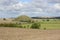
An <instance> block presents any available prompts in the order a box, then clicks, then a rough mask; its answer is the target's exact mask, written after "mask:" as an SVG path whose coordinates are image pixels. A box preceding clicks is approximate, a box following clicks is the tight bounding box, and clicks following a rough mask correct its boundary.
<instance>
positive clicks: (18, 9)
mask: <svg viewBox="0 0 60 40" xmlns="http://www.w3.org/2000/svg"><path fill="white" fill-rule="evenodd" d="M20 15H28V16H39V17H45V16H46V17H55V16H60V0H0V18H4V17H6V18H10V17H17V16H20Z"/></svg>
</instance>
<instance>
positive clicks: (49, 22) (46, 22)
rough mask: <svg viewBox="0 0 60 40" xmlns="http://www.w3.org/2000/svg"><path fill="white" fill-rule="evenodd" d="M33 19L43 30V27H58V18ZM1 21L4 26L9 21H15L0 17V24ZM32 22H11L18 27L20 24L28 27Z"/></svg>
mask: <svg viewBox="0 0 60 40" xmlns="http://www.w3.org/2000/svg"><path fill="white" fill-rule="evenodd" d="M33 20H34V21H36V22H37V23H38V24H40V29H41V30H44V29H46V30H52V29H60V19H33ZM1 23H5V27H8V26H7V25H8V24H9V23H16V21H13V20H12V19H7V20H2V19H0V25H2V24H1ZM6 23H8V24H6ZM17 23H20V22H19V21H18V22H17ZM32 24H33V23H25V22H23V24H22V25H20V24H16V25H15V24H13V26H14V27H15V26H16V27H17V26H19V28H20V26H22V28H27V29H30V28H31V26H32ZM9 25H10V26H11V25H12V24H9ZM0 27H1V26H0ZM3 27H4V26H3Z"/></svg>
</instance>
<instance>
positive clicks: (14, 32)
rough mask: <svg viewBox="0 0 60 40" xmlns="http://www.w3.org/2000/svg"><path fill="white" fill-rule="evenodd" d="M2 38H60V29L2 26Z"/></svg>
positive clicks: (2, 39) (20, 39) (28, 39)
mask: <svg viewBox="0 0 60 40" xmlns="http://www.w3.org/2000/svg"><path fill="white" fill-rule="evenodd" d="M0 40H60V30H40V29H21V28H11V27H10V28H9V27H0Z"/></svg>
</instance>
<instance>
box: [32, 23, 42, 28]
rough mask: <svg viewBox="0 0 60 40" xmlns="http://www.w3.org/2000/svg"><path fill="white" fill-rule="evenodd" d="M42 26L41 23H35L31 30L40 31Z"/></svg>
mask: <svg viewBox="0 0 60 40" xmlns="http://www.w3.org/2000/svg"><path fill="white" fill-rule="evenodd" d="M40 26H41V25H40V24H39V23H33V24H32V26H31V28H32V29H40Z"/></svg>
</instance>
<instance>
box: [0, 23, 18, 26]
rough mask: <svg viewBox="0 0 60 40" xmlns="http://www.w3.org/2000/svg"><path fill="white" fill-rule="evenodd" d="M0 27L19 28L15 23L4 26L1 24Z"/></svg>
mask: <svg viewBox="0 0 60 40" xmlns="http://www.w3.org/2000/svg"><path fill="white" fill-rule="evenodd" d="M0 27H18V25H17V24H13V23H9V24H6V23H4V24H0Z"/></svg>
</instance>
